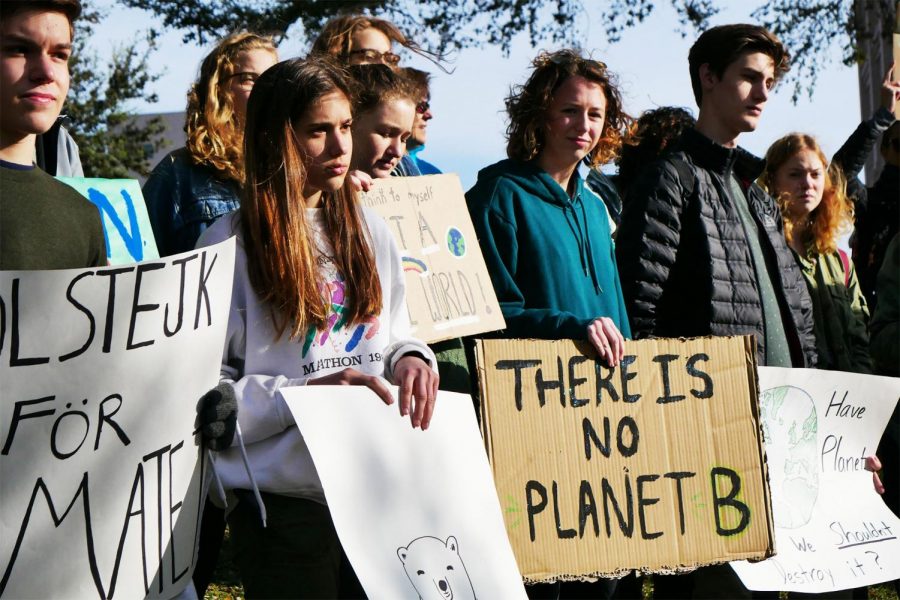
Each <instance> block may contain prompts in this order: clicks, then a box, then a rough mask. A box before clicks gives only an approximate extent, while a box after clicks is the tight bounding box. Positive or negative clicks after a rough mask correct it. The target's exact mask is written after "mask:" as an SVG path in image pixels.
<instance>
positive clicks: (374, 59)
mask: <svg viewBox="0 0 900 600" xmlns="http://www.w3.org/2000/svg"><path fill="white" fill-rule="evenodd" d="M347 56H362V57H363V58H364V59H365V61H366V62H370V63H384V64H386V65H391V66H395V65H396V64H397V63H399V62H400V55H399V54H394V53H393V52H379V51H378V50H373V49H371V48H363V49H360V50H351V51H350V52H348V53H347Z"/></svg>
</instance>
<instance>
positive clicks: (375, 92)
mask: <svg viewBox="0 0 900 600" xmlns="http://www.w3.org/2000/svg"><path fill="white" fill-rule="evenodd" d="M346 69H347V72H348V73H349V74H350V77H351V78H352V79H353V83H354V88H355V92H356V93H355V94H354V95H353V117H354V118H357V117H358V116H359V115H362V114H365V113H367V112H369V111H370V110H373V109H374V108H376V107H377V106H378V105H379V104H382V103H383V102H389V101H391V100H409V101H410V102H412V103H413V105H415V104H418V103H419V100H421V98H420V97H419V95H418V90H417V87H416V86H415V84H413V82H412V81H411V80H410V79H409V77H407V76H406V75H405V74H404V73H403V71H402V70H396V71H395V70H394V69H391V68H390V67H389V66H387V65H381V64H367V65H350V66H349V67H346Z"/></svg>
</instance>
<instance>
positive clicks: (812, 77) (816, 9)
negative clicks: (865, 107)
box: [752, 0, 896, 101]
mask: <svg viewBox="0 0 900 600" xmlns="http://www.w3.org/2000/svg"><path fill="white" fill-rule="evenodd" d="M857 10H859V11H867V12H869V13H870V14H872V15H875V16H876V18H875V19H872V21H875V22H878V21H880V25H881V26H880V28H878V29H880V33H881V35H883V36H887V35H890V33H891V32H892V31H893V26H892V25H893V19H894V16H895V11H896V2H895V0H862V1H860V2H854V0H769V1H768V2H766V3H765V4H764V5H762V6H761V7H759V8H758V9H757V10H755V11H754V12H753V15H752V16H753V18H754V19H757V20H758V21H759V22H760V23H762V24H764V25H765V26H766V27H768V28H769V29H770V30H771V31H772V33H774V34H775V35H777V36H778V37H779V38H780V39H781V40H782V41H783V42H784V43H785V45H786V46H787V47H788V49H789V50H790V52H791V73H790V76H789V78H788V81H790V82H792V83H793V86H794V90H793V97H794V100H795V101H796V100H797V99H798V98H799V97H800V95H801V94H802V93H803V91H804V89H805V90H806V92H807V93H808V94H809V96H810V97H811V96H812V92H813V89H814V88H815V82H816V75H817V74H818V73H819V71H820V69H822V67H824V66H825V65H827V64H828V63H829V61H830V58H829V56H828V52H827V50H828V49H829V48H831V47H832V45H833V44H838V45H839V47H840V50H841V60H842V62H843V63H844V64H845V65H847V66H851V65H854V64H856V63H857V62H861V61H863V60H865V59H866V56H865V55H864V52H863V48H864V47H865V42H868V41H870V40H873V39H874V38H875V36H877V35H878V34H879V31H878V30H873V28H872V27H870V26H866V25H865V24H864V19H862V18H861V17H862V15H861V14H858V13H857Z"/></svg>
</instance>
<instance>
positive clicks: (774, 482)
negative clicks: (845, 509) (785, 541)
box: [759, 386, 819, 529]
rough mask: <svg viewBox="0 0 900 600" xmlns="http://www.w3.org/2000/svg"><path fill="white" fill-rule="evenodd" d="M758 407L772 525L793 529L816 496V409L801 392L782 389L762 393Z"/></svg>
mask: <svg viewBox="0 0 900 600" xmlns="http://www.w3.org/2000/svg"><path fill="white" fill-rule="evenodd" d="M759 407H760V417H761V419H762V430H763V439H764V440H765V444H766V459H767V462H768V466H769V485H770V488H771V490H772V512H773V514H774V517H775V524H776V525H777V526H778V527H783V528H785V529H796V528H797V527H802V526H803V525H806V524H807V523H808V522H809V519H810V516H811V515H812V511H813V507H814V506H815V504H816V499H817V498H818V495H819V471H818V468H817V463H816V447H817V445H816V432H817V430H818V421H817V419H816V406H815V404H814V403H813V399H812V398H811V397H810V396H809V394H807V393H806V392H805V391H804V390H802V389H800V388H796V387H791V386H783V387H777V388H772V389H768V390H764V391H762V392H761V393H760V395H759Z"/></svg>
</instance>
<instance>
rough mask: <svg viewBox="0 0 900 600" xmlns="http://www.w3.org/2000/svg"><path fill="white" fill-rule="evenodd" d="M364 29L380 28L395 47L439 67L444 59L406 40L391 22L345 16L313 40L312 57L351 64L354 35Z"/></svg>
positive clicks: (323, 28) (329, 24)
mask: <svg viewBox="0 0 900 600" xmlns="http://www.w3.org/2000/svg"><path fill="white" fill-rule="evenodd" d="M363 29H376V30H378V31H380V32H381V33H383V34H384V35H386V36H387V38H388V39H389V40H390V41H391V43H392V44H397V45H400V46H403V47H404V48H406V49H407V50H411V51H412V52H415V53H416V54H419V55H421V56H424V57H425V58H427V59H429V60H431V61H432V62H435V63H436V64H438V63H437V61H439V60H440V56H438V55H436V54H434V53H432V52H429V51H428V50H425V49H424V48H422V47H421V46H419V45H418V44H417V43H416V42H415V41H413V40H411V39H410V38H408V37H406V35H404V33H403V32H402V31H400V29H399V28H398V27H397V26H396V25H394V24H393V23H391V22H390V21H388V20H386V19H379V18H378V17H370V16H368V15H359V14H350V15H341V16H339V17H335V18H333V19H331V20H330V21H328V22H327V23H325V26H324V27H322V31H321V32H319V35H318V36H317V37H316V39H315V40H314V41H313V43H312V46H311V47H310V49H309V53H310V54H311V55H312V54H326V55H328V56H331V57H332V58H334V59H336V60H339V61H341V62H347V60H348V59H349V56H350V50H351V49H352V44H353V34H354V33H356V32H358V31H362V30H363Z"/></svg>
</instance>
